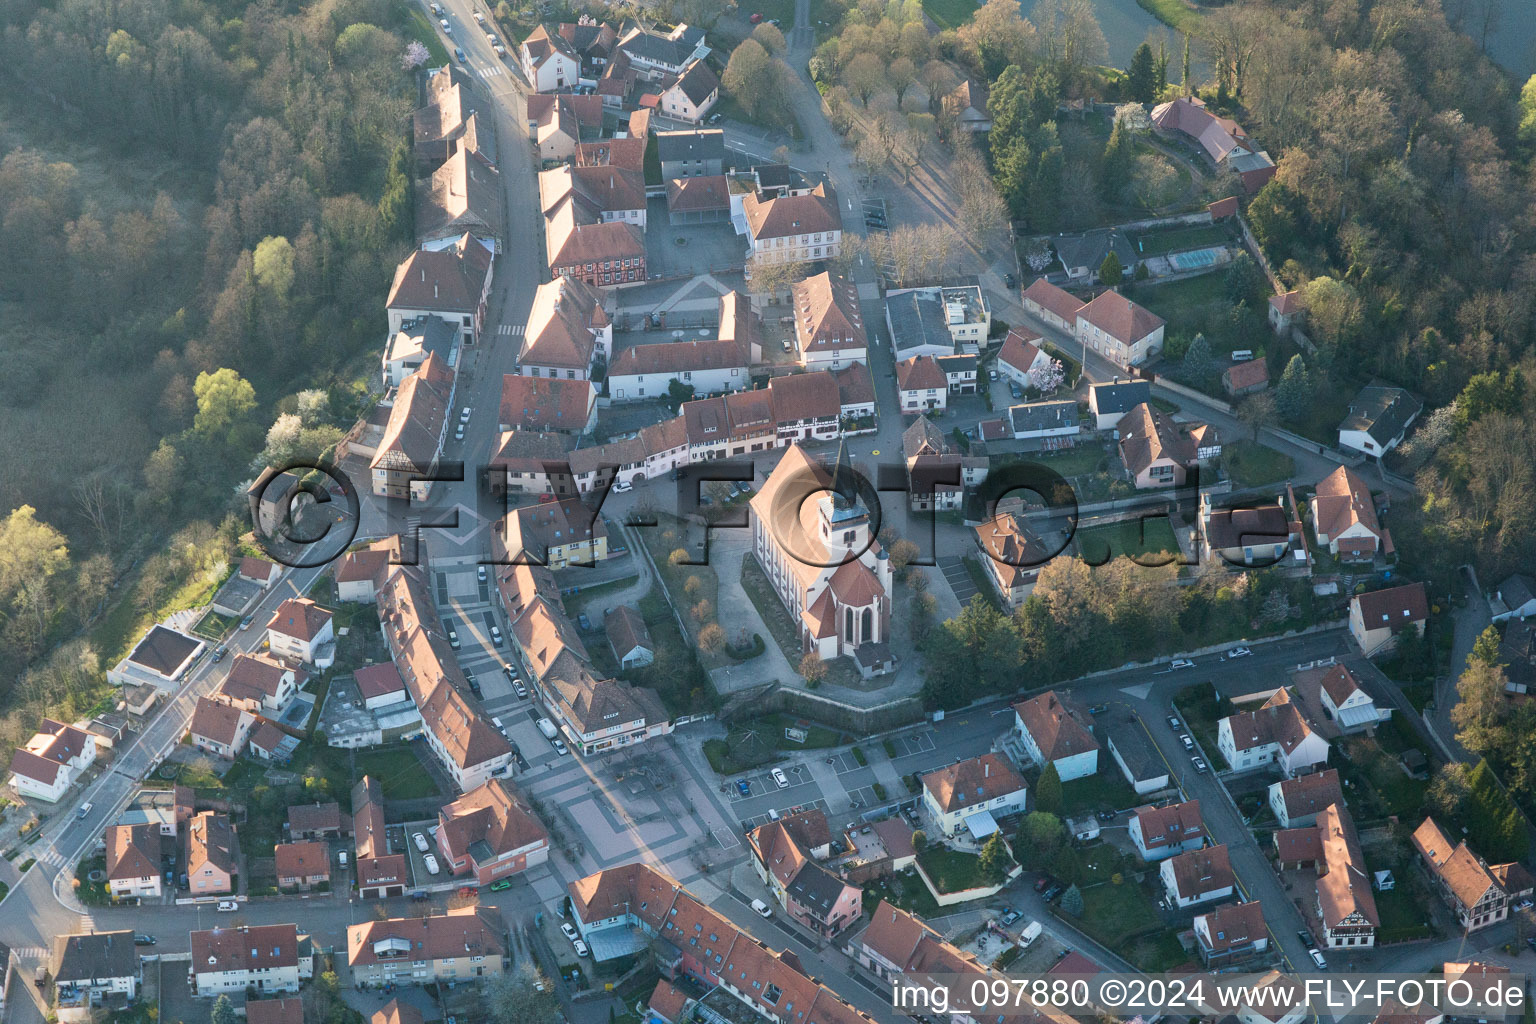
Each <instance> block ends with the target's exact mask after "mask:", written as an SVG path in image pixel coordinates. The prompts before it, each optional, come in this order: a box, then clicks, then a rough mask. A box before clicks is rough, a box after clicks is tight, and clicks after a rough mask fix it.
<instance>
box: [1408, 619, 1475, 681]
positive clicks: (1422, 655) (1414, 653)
mask: <svg viewBox="0 0 1536 1024" xmlns="http://www.w3.org/2000/svg"><path fill="white" fill-rule="evenodd" d="M1489 628H1490V629H1491V628H1492V627H1489ZM1394 639H1395V640H1396V644H1395V645H1394V646H1393V648H1392V661H1393V662H1394V663H1395V664H1396V665H1398V666H1399V668H1398V669H1397V671H1396V672H1395V673H1394V675H1397V676H1399V677H1400V678H1402V679H1415V678H1420V677H1422V676H1423V675H1424V673H1425V671H1426V670H1428V671H1430V672H1433V669H1432V668H1431V665H1432V663H1431V662H1430V660H1429V642H1428V641H1427V640H1426V639H1425V638H1424V637H1423V636H1422V635H1420V633H1419V630H1418V627H1416V626H1404V627H1403V628H1402V629H1399V630H1398V631H1397V633H1396V634H1395V636H1394Z"/></svg>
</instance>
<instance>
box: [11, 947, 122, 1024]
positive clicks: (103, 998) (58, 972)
mask: <svg viewBox="0 0 1536 1024" xmlns="http://www.w3.org/2000/svg"><path fill="white" fill-rule="evenodd" d="M6 970H7V971H9V970H10V964H9V963H7V965H6ZM19 973H20V971H19V969H18V974H19ZM48 976H49V977H51V978H52V979H53V995H54V1000H53V1004H54V1005H53V1014H54V1015H56V1016H57V1017H58V1019H59V1020H60V1021H63V1022H66V1024H80V1022H84V1021H89V1020H92V1019H94V1018H95V1017H97V1016H98V1015H99V1012H100V1010H101V1009H102V1008H109V1009H122V1008H123V1007H124V1005H125V1004H126V1003H128V1002H132V1001H133V1000H135V999H137V998H138V997H139V985H140V984H142V982H143V980H144V973H143V965H142V962H141V961H140V960H139V953H138V950H137V949H135V948H134V946H133V932H131V931H112V932H91V933H89V934H72V935H55V936H53V943H52V949H51V950H50V952H49V957H48ZM39 985H41V982H39ZM93 1011H96V1012H93Z"/></svg>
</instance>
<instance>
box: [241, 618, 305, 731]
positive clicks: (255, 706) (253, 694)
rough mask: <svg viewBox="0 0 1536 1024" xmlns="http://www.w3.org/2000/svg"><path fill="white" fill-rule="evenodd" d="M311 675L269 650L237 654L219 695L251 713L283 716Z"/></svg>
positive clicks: (275, 716)
mask: <svg viewBox="0 0 1536 1024" xmlns="http://www.w3.org/2000/svg"><path fill="white" fill-rule="evenodd" d="M327 614H329V613H327ZM308 678H309V675H308V673H306V672H303V671H301V670H300V669H296V668H291V667H289V666H288V665H285V664H284V663H283V662H281V661H278V660H277V659H276V658H274V657H272V656H271V655H270V654H237V655H235V657H234V660H233V661H232V662H231V663H230V666H229V675H227V676H225V677H224V682H222V683H220V684H219V696H220V697H221V698H223V700H224V702H225V703H228V704H233V705H235V706H236V707H241V708H244V709H245V710H247V711H249V712H251V713H252V714H256V715H267V716H268V717H271V718H280V717H282V714H283V712H284V711H286V710H288V705H289V704H290V703H292V701H293V698H294V696H295V695H296V694H297V693H298V692H299V687H300V686H302V685H304V681H305V680H306V679H308Z"/></svg>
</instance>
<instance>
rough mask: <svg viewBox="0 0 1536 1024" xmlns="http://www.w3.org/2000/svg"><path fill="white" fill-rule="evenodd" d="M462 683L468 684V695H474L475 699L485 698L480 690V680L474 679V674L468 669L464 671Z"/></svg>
mask: <svg viewBox="0 0 1536 1024" xmlns="http://www.w3.org/2000/svg"><path fill="white" fill-rule="evenodd" d="M464 681H465V682H466V683H468V684H469V692H470V693H472V694H474V695H475V696H476V697H482V698H483V697H484V696H485V693H484V692H482V691H481V689H480V680H478V679H476V678H475V674H474V673H473V672H471V671H470V670H469V669H465V670H464Z"/></svg>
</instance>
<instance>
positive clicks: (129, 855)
mask: <svg viewBox="0 0 1536 1024" xmlns="http://www.w3.org/2000/svg"><path fill="white" fill-rule="evenodd" d="M106 845H107V893H108V895H110V896H111V897H112V899H113V900H114V901H117V900H124V899H159V898H160V846H161V833H160V827H159V826H158V825H152V824H143V825H113V826H111V827H109V828H108V829H107V834H106Z"/></svg>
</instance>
